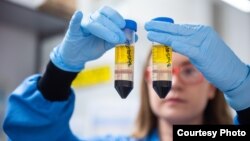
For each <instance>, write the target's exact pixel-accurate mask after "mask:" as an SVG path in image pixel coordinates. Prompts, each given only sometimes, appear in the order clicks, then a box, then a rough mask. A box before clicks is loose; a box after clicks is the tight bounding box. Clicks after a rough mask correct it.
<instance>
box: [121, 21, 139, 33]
mask: <svg viewBox="0 0 250 141" xmlns="http://www.w3.org/2000/svg"><path fill="white" fill-rule="evenodd" d="M125 22H126V25H125V27H124V28H129V29H131V30H134V31H137V24H136V22H135V21H133V20H130V19H125Z"/></svg>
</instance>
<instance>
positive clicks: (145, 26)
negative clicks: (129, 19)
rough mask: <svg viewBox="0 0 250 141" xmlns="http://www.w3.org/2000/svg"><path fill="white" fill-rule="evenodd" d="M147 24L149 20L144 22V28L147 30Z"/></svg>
mask: <svg viewBox="0 0 250 141" xmlns="http://www.w3.org/2000/svg"><path fill="white" fill-rule="evenodd" d="M148 26H149V22H146V23H145V24H144V29H146V30H148Z"/></svg>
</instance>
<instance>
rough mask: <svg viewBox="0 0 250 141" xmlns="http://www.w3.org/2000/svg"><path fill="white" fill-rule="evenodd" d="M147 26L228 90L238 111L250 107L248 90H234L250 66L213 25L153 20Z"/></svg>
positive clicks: (154, 38)
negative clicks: (237, 54) (218, 33)
mask: <svg viewBox="0 0 250 141" xmlns="http://www.w3.org/2000/svg"><path fill="white" fill-rule="evenodd" d="M145 29H146V30H147V31H148V39H149V40H151V41H155V42H159V43H162V44H165V45H169V46H171V47H172V48H173V50H174V51H176V52H178V53H181V54H183V55H185V56H187V57H188V58H189V59H190V61H191V63H192V64H193V65H195V66H196V67H197V69H199V70H200V72H202V73H203V75H204V76H205V77H206V79H207V80H208V81H210V82H211V83H213V84H214V85H215V86H216V87H218V88H219V89H220V90H221V91H223V92H224V93H225V97H226V98H227V101H228V102H229V104H230V105H231V106H232V107H233V108H234V109H235V110H242V109H245V108H248V107H250V102H249V101H250V100H249V99H250V94H249V93H248V92H245V93H244V94H242V93H238V94H234V93H231V91H234V90H235V89H237V88H238V87H240V85H241V84H242V83H243V82H244V81H245V80H246V79H247V77H248V75H249V68H248V66H247V65H246V64H244V63H243V62H242V61H241V60H240V59H239V58H238V57H237V56H236V55H235V54H234V53H233V51H232V50H231V49H230V48H229V47H228V46H227V45H226V44H225V43H224V42H223V40H222V39H221V38H220V37H219V36H218V35H217V33H216V32H215V31H214V30H213V29H212V28H211V27H208V26H202V25H178V24H172V23H166V22H160V21H150V22H147V23H146V24H145Z"/></svg>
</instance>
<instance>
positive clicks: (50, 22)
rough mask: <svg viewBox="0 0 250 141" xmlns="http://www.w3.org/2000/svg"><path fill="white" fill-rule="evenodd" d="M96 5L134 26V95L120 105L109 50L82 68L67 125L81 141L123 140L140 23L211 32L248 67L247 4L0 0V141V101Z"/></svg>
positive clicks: (130, 119)
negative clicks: (161, 21) (88, 140)
mask: <svg viewBox="0 0 250 141" xmlns="http://www.w3.org/2000/svg"><path fill="white" fill-rule="evenodd" d="M103 5H108V6H110V7H112V8H114V9H116V10H117V11H119V12H120V13H121V15H122V16H123V17H124V18H129V19H133V20H135V21H137V24H138V32H137V34H138V36H139V40H138V41H137V43H136V44H135V68H134V72H135V73H134V88H133V90H132V91H131V93H130V94H129V96H128V97H127V98H126V99H121V98H120V96H119V94H118V93H117V91H116V90H115V88H114V63H115V62H114V49H111V50H109V51H108V52H107V53H106V54H104V55H103V56H102V57H101V58H99V59H98V60H95V61H91V62H88V63H87V64H86V69H85V70H84V71H83V72H81V74H80V75H79V76H78V77H77V78H76V80H75V81H74V83H73V86H72V87H73V88H74V90H75V92H76V103H75V110H74V113H73V116H72V119H71V121H70V126H71V128H72V130H73V132H74V133H75V134H76V135H77V136H79V137H81V136H95V135H105V134H118V135H128V134H130V133H131V131H132V129H133V123H134V119H135V116H136V113H137V110H138V106H139V93H140V83H141V76H142V74H143V73H142V65H143V63H144V61H145V59H146V55H147V53H148V52H149V51H150V45H151V42H150V41H148V40H147V38H146V32H145V30H144V23H145V22H146V21H149V20H150V19H152V18H154V17H158V16H166V17H172V18H173V19H174V20H175V23H179V24H186V23H187V24H205V25H209V26H213V27H214V28H215V29H216V30H217V31H218V32H219V34H220V35H221V37H222V38H223V39H224V40H225V41H226V43H227V44H228V45H229V46H230V47H231V48H232V50H233V51H234V52H235V53H236V54H237V55H238V56H239V57H240V59H242V61H244V62H245V63H248V64H250V46H249V45H250V40H249V39H250V26H249V25H250V0H33V1H30V0H1V1H0V125H1V129H0V140H1V141H4V140H6V137H5V135H4V132H3V130H2V123H3V119H4V114H5V110H6V107H7V99H8V96H9V95H10V93H11V92H12V91H13V90H14V89H15V88H16V87H17V86H18V85H19V84H20V83H21V82H22V81H23V80H24V79H25V78H26V77H28V76H30V75H32V74H36V73H42V72H43V71H44V69H45V67H46V64H47V63H48V60H49V53H50V51H51V50H52V48H53V47H55V46H56V45H57V44H59V43H60V42H61V41H62V38H63V36H64V33H65V31H66V29H67V26H68V22H69V20H70V17H71V15H72V14H73V12H74V11H75V10H82V11H83V13H84V16H86V17H87V16H88V15H89V14H91V13H92V12H93V11H95V10H97V9H98V8H100V7H101V6H103Z"/></svg>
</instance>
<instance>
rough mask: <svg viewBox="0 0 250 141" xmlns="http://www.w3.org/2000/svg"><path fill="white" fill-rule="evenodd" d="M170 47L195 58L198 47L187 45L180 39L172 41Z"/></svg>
mask: <svg viewBox="0 0 250 141" xmlns="http://www.w3.org/2000/svg"><path fill="white" fill-rule="evenodd" d="M171 47H172V48H173V50H174V51H176V52H178V53H180V54H182V55H184V56H187V57H188V58H193V59H195V58H196V57H197V55H199V48H198V47H194V46H191V45H188V44H187V43H183V42H181V41H173V42H172V44H171Z"/></svg>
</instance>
